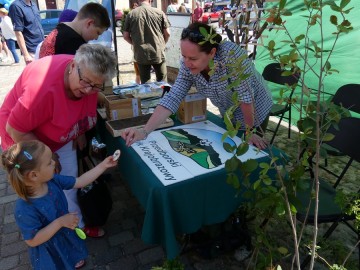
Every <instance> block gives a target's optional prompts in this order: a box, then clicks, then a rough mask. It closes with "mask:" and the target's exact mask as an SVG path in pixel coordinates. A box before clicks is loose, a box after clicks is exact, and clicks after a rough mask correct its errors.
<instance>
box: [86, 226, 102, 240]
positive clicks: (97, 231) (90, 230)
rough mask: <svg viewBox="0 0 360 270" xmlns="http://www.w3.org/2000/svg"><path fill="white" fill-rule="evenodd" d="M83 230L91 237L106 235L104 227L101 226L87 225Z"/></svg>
mask: <svg viewBox="0 0 360 270" xmlns="http://www.w3.org/2000/svg"><path fill="white" fill-rule="evenodd" d="M83 231H84V232H85V234H86V235H87V236H89V237H93V238H99V237H103V236H104V235H105V232H104V230H103V229H101V228H100V227H87V226H85V227H84V229H83Z"/></svg>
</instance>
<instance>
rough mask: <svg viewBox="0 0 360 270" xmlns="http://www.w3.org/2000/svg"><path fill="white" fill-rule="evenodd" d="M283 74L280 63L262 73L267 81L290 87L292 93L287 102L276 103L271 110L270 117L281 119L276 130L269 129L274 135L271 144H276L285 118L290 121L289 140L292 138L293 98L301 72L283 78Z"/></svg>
mask: <svg viewBox="0 0 360 270" xmlns="http://www.w3.org/2000/svg"><path fill="white" fill-rule="evenodd" d="M283 72H284V70H283V69H282V68H281V66H280V64H279V63H271V64H269V65H267V66H266V67H265V68H264V71H263V73H262V76H263V77H264V79H265V80H267V81H269V82H272V83H276V84H279V85H288V86H289V87H290V93H289V95H288V96H287V97H286V99H285V101H284V102H283V103H282V104H279V103H276V102H274V103H273V106H272V108H271V111H270V116H277V117H279V118H280V119H279V122H278V124H277V126H276V128H275V129H274V130H271V129H267V130H269V131H271V132H273V133H274V134H273V136H272V138H271V141H270V144H272V143H273V142H274V139H275V136H276V133H277V132H278V130H279V127H280V124H281V121H282V120H283V119H284V118H285V119H287V120H288V121H289V128H288V138H290V133H291V107H292V96H293V94H294V91H295V88H296V86H297V83H298V81H299V77H300V72H296V73H294V74H292V75H288V76H283V75H282V73H283ZM286 113H288V116H285V114H286Z"/></svg>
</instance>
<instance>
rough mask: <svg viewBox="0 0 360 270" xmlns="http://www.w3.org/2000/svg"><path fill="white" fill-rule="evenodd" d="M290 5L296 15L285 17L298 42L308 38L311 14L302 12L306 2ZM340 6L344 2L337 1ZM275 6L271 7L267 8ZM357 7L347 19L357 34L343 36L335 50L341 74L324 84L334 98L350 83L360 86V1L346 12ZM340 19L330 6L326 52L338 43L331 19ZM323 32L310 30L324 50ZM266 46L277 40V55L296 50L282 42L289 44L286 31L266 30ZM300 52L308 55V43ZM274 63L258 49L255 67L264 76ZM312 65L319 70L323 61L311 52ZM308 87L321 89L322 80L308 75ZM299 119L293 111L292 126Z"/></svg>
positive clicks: (326, 13) (325, 13) (325, 15)
mask: <svg viewBox="0 0 360 270" xmlns="http://www.w3.org/2000/svg"><path fill="white" fill-rule="evenodd" d="M287 2H288V3H287V5H286V9H288V10H290V11H291V12H292V16H286V17H284V20H286V27H287V28H288V29H289V30H290V31H291V36H292V37H293V38H295V37H296V36H298V35H300V34H305V30H306V18H305V17H304V16H308V15H309V13H308V11H304V10H302V9H303V8H304V3H303V1H295V0H292V1H290V0H288V1H287ZM336 3H337V4H338V5H339V4H340V1H336ZM270 4H272V5H273V3H267V6H266V7H269V5H270ZM351 7H353V9H352V10H351V11H350V13H349V14H347V17H346V18H347V19H348V20H349V21H350V22H351V24H352V26H353V28H354V30H352V31H351V32H349V33H348V34H341V35H340V38H339V39H338V41H337V43H336V46H335V50H334V52H333V54H332V56H331V58H330V63H331V67H332V68H333V69H336V70H338V71H339V73H333V74H332V75H329V76H327V77H326V78H325V80H324V91H326V92H328V93H332V94H334V93H335V92H336V90H337V89H338V88H339V87H340V86H342V85H344V84H349V83H359V84H360V76H359V74H360V32H359V26H360V17H359V10H360V1H357V0H352V1H351V2H350V3H349V4H348V5H347V6H346V9H348V8H351ZM331 15H336V16H337V17H338V22H342V18H341V17H340V16H339V13H337V12H335V11H333V10H331V8H330V7H329V6H327V7H326V8H324V10H323V20H324V23H323V24H324V28H323V34H324V49H331V48H332V45H333V43H334V35H333V34H332V33H333V32H335V31H336V26H335V25H333V24H331V23H330V16H331ZM320 33H321V32H320V28H319V26H318V25H316V26H313V28H311V29H310V35H309V38H310V40H313V41H315V42H316V43H317V44H318V46H320V38H321V35H320ZM263 36H266V37H263V44H264V45H267V44H268V42H269V41H270V40H274V41H275V42H276V48H279V47H282V48H281V49H280V50H278V51H277V52H276V54H282V53H288V52H289V51H290V50H291V49H292V48H290V46H289V45H288V44H286V43H283V42H281V41H283V40H289V37H288V35H287V34H286V32H285V30H275V29H273V30H271V31H268V30H265V31H264V33H263ZM299 49H300V51H301V52H304V43H303V41H302V43H301V44H300V45H299ZM272 62H274V60H271V59H270V56H269V51H268V50H267V49H266V48H265V47H263V46H258V47H257V54H256V61H255V65H256V68H257V70H258V71H259V72H260V73H261V72H262V70H263V69H264V67H265V66H266V65H267V64H269V63H272ZM309 62H310V63H313V64H315V67H316V66H317V68H315V69H316V70H319V68H318V67H319V65H318V64H319V60H318V59H317V62H316V58H315V57H314V53H312V52H310V55H309ZM299 66H300V67H302V63H299ZM305 84H306V85H307V86H308V87H309V88H314V89H318V84H319V80H318V79H317V78H316V76H315V75H314V74H312V73H311V72H308V73H306V78H305ZM270 88H271V89H272V91H273V90H274V89H273V86H271V85H270ZM273 97H274V100H276V99H277V98H278V97H279V95H278V91H273ZM295 97H300V89H299V87H298V88H297V90H296V92H295ZM325 98H329V96H325ZM298 119H299V113H298V112H297V111H296V110H295V109H293V119H292V122H293V123H295V122H296V121H297V120H298Z"/></svg>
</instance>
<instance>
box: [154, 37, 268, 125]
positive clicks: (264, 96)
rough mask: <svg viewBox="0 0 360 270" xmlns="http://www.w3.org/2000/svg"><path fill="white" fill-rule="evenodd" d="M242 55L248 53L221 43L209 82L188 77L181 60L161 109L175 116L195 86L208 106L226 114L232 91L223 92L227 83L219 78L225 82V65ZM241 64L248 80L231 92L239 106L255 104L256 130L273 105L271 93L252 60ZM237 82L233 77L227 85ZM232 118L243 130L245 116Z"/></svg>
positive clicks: (234, 46)
mask: <svg viewBox="0 0 360 270" xmlns="http://www.w3.org/2000/svg"><path fill="white" fill-rule="evenodd" d="M244 54H246V55H247V52H246V51H245V50H244V49H241V48H240V46H238V45H236V44H235V43H233V42H228V41H227V42H224V43H221V44H220V45H219V48H218V50H217V51H216V54H215V57H214V63H215V66H216V71H215V73H214V75H212V76H211V77H210V79H209V81H207V80H206V79H205V78H204V77H203V75H201V74H196V75H193V74H191V72H190V70H189V69H188V68H186V67H185V64H184V61H183V60H181V63H180V69H179V74H178V77H177V78H176V81H175V83H174V85H173V87H172V88H171V91H170V92H169V93H168V94H167V95H165V96H164V97H163V98H162V100H161V102H160V105H161V106H163V107H165V108H167V109H169V110H170V111H172V112H173V113H175V112H176V111H177V110H178V108H179V105H180V102H181V101H182V100H183V98H184V97H185V96H186V94H187V92H188V91H189V90H190V88H191V86H192V85H193V84H194V85H195V87H196V89H197V91H198V92H199V93H200V94H202V95H203V96H205V97H207V98H209V99H210V100H211V102H212V103H213V104H214V105H215V106H217V107H218V108H219V110H220V113H221V114H222V115H224V113H225V111H226V110H227V109H228V108H229V107H231V106H232V105H233V102H232V99H231V95H232V91H230V90H227V89H226V88H227V86H228V81H227V80H224V79H222V78H225V76H226V75H227V74H229V73H230V72H229V71H228V69H229V67H227V64H229V63H233V62H234V61H235V60H234V59H237V58H239V57H240V56H242V55H244ZM243 63H244V65H245V66H246V68H245V74H251V76H249V77H248V78H247V79H246V80H243V81H241V83H240V84H239V85H238V86H236V87H234V88H233V90H234V91H237V92H238V96H239V99H240V101H241V102H244V103H253V104H254V110H255V117H254V119H255V122H254V126H255V127H258V126H260V124H261V123H262V122H263V121H264V120H265V118H266V117H267V116H268V115H269V112H270V109H271V106H272V104H273V103H272V98H271V93H270V91H269V90H268V88H267V86H266V83H265V81H264V79H263V77H262V76H261V75H260V74H259V73H258V72H257V71H256V69H255V67H254V65H253V63H252V62H251V60H250V59H248V58H247V59H246V60H245V61H244V62H243ZM236 79H237V76H234V77H232V78H231V79H230V81H231V82H234V81H235V80H236ZM234 117H235V120H239V121H240V122H241V124H242V127H245V124H244V116H243V114H242V112H241V109H240V108H237V109H236V110H235V112H234Z"/></svg>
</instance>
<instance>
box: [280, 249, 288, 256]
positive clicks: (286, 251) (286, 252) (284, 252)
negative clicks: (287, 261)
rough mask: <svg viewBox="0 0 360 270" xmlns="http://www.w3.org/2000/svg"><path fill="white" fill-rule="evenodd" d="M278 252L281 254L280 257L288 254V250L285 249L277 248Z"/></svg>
mask: <svg viewBox="0 0 360 270" xmlns="http://www.w3.org/2000/svg"><path fill="white" fill-rule="evenodd" d="M278 251H279V253H280V254H282V255H286V254H288V253H289V250H288V249H287V248H286V247H279V248H278Z"/></svg>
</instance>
